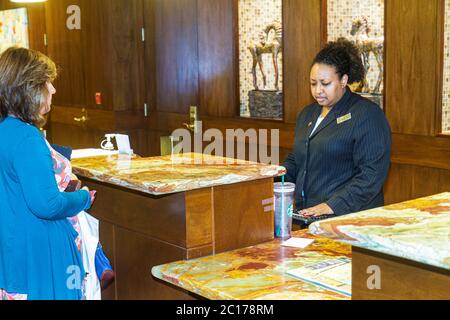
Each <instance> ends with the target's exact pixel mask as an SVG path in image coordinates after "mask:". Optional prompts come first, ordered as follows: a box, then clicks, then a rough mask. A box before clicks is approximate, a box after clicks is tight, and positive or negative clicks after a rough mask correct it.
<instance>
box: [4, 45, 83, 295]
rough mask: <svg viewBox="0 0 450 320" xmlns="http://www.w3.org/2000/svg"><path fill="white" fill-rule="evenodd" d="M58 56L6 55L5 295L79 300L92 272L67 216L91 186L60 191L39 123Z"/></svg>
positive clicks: (76, 210) (18, 51)
mask: <svg viewBox="0 0 450 320" xmlns="http://www.w3.org/2000/svg"><path fill="white" fill-rule="evenodd" d="M55 78H56V67H55V64H54V63H53V62H52V61H51V60H50V59H49V58H47V57H46V56H44V55H42V54H41V53H38V52H36V51H33V50H28V49H20V48H11V49H8V50H7V51H5V52H4V53H3V54H2V55H1V56H0V300H1V299H29V300H54V299H56V300H79V299H81V298H82V290H81V289H82V282H83V279H84V276H85V271H84V269H83V265H82V260H81V257H80V252H79V251H78V249H77V247H76V244H75V239H76V237H77V233H76V231H75V230H74V229H73V227H72V225H71V224H70V222H69V221H68V220H67V218H68V217H71V216H75V215H77V214H78V213H79V212H80V211H82V210H87V209H89V208H90V206H91V203H92V197H91V195H90V193H89V192H88V191H85V190H81V191H78V192H72V193H64V192H60V191H59V189H58V186H57V184H56V181H55V177H54V172H53V165H52V158H51V155H50V151H49V148H48V146H47V144H46V141H45V139H44V137H43V136H42V135H41V133H40V131H39V129H38V127H40V126H42V125H43V123H44V122H45V118H44V115H45V114H47V113H48V112H49V111H50V105H51V98H52V95H53V94H54V93H55V89H54V87H53V85H52V81H53V80H54V79H55Z"/></svg>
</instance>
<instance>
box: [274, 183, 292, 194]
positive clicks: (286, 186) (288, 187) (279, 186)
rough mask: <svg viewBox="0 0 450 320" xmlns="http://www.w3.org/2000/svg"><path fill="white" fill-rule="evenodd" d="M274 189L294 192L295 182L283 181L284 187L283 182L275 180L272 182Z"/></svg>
mask: <svg viewBox="0 0 450 320" xmlns="http://www.w3.org/2000/svg"><path fill="white" fill-rule="evenodd" d="M274 191H275V192H294V191H295V183H292V182H285V183H284V187H283V183H281V182H277V183H275V184H274Z"/></svg>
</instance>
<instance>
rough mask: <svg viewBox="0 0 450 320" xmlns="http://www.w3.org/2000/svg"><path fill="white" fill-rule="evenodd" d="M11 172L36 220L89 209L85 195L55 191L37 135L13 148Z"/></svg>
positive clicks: (48, 156)
mask: <svg viewBox="0 0 450 320" xmlns="http://www.w3.org/2000/svg"><path fill="white" fill-rule="evenodd" d="M14 169H15V172H16V174H17V177H18V179H19V183H20V185H21V187H22V191H23V194H24V197H25V201H26V204H27V206H28V208H29V209H30V211H31V212H33V214H34V215H36V216H37V217H38V218H40V219H44V220H60V219H65V218H67V217H73V216H75V215H77V214H78V213H79V212H81V211H83V210H86V209H89V207H90V195H89V192H87V191H85V190H81V191H78V192H70V193H64V192H60V191H59V189H58V185H57V184H56V180H55V176H54V171H53V162H52V158H51V154H50V150H49V149H48V147H47V145H46V143H45V141H44V139H43V137H41V136H40V134H39V133H36V134H35V135H30V136H28V137H26V138H25V139H24V140H22V142H21V143H20V144H19V145H18V146H17V148H16V150H15V154H14Z"/></svg>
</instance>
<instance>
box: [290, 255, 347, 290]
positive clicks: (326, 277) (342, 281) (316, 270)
mask: <svg viewBox="0 0 450 320" xmlns="http://www.w3.org/2000/svg"><path fill="white" fill-rule="evenodd" d="M287 274H289V275H291V276H294V277H296V278H298V279H300V280H303V281H305V282H309V283H312V284H315V285H317V286H320V287H323V288H327V289H330V290H333V291H335V292H338V293H341V294H344V295H347V296H351V295H352V260H351V259H348V258H337V259H332V260H326V261H322V262H319V263H315V264H312V265H308V266H304V267H301V268H297V269H292V270H289V271H287Z"/></svg>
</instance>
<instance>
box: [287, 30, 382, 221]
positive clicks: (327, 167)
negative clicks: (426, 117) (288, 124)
mask: <svg viewBox="0 0 450 320" xmlns="http://www.w3.org/2000/svg"><path fill="white" fill-rule="evenodd" d="M364 77H365V71H364V66H363V64H362V61H361V56H360V54H359V51H358V49H357V48H356V47H355V46H354V45H353V44H352V43H351V42H349V41H348V40H345V39H339V40H338V41H336V42H330V43H329V44H328V45H327V46H326V47H325V48H324V49H322V50H321V51H320V52H319V53H318V55H317V56H316V58H315V59H314V62H313V65H312V68H311V79H310V82H311V83H310V84H311V93H312V96H313V97H314V99H315V100H316V103H313V104H311V105H309V106H307V107H306V108H305V109H304V110H303V111H302V112H301V113H300V115H299V116H298V119H297V126H296V129H295V143H294V150H293V152H292V153H291V154H290V155H289V156H288V158H287V159H286V161H285V163H284V166H285V167H286V169H287V175H286V178H287V181H289V182H294V183H295V184H296V205H297V209H298V210H300V211H299V213H300V214H302V215H303V216H305V217H312V216H322V215H330V214H336V215H343V214H347V213H351V212H357V211H361V210H365V209H370V208H374V207H379V206H383V205H384V198H383V185H384V182H385V180H386V178H387V175H388V170H389V164H390V152H391V129H390V127H389V124H388V122H387V120H386V117H385V115H384V113H383V111H382V110H381V109H380V107H379V106H378V105H377V104H375V103H373V102H371V101H370V100H368V99H365V98H363V97H361V96H359V95H357V94H355V93H353V92H352V91H351V89H350V88H349V87H348V85H349V84H352V83H355V82H360V81H362V80H363V79H364Z"/></svg>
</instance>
